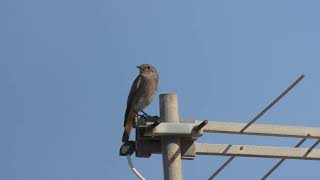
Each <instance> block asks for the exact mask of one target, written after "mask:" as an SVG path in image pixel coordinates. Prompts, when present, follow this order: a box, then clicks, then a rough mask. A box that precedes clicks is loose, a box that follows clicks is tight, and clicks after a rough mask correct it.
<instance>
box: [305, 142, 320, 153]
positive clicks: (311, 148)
mask: <svg viewBox="0 0 320 180" xmlns="http://www.w3.org/2000/svg"><path fill="white" fill-rule="evenodd" d="M319 143H320V139H318V140H317V141H316V142H315V143H314V144H313V145H312V146H311V147H310V148H309V149H308V151H307V152H306V154H305V155H304V157H306V156H308V154H310V152H311V151H312V150H313V149H314V148H316V147H317V146H318V144H319Z"/></svg>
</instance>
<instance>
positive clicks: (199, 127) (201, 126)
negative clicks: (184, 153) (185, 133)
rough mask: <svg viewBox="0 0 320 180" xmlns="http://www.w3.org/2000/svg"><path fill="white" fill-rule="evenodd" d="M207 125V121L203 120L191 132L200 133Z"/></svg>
mask: <svg viewBox="0 0 320 180" xmlns="http://www.w3.org/2000/svg"><path fill="white" fill-rule="evenodd" d="M207 124H208V120H204V121H202V122H201V123H200V124H199V125H198V126H196V127H195V128H194V129H193V130H194V131H196V132H197V131H200V130H201V129H202V128H203V127H204V126H205V125H207Z"/></svg>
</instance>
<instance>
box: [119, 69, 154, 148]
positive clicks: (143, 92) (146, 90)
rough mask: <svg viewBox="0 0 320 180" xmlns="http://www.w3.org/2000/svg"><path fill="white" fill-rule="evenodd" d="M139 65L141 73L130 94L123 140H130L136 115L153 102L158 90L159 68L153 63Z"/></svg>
mask: <svg viewBox="0 0 320 180" xmlns="http://www.w3.org/2000/svg"><path fill="white" fill-rule="evenodd" d="M137 67H138V68H139V70H140V73H139V75H138V77H136V79H135V80H134V82H133V84H132V86H131V90H130V93H129V96H128V100H127V109H126V113H125V116H124V128H125V129H124V132H123V135H122V142H127V141H128V140H129V136H130V131H131V129H132V127H133V124H134V122H135V117H136V115H137V114H138V113H139V112H140V111H143V109H144V108H145V107H147V106H148V105H149V104H150V103H151V101H152V100H153V98H154V96H155V95H156V94H157V90H158V81H159V75H158V72H157V70H156V69H155V68H154V67H153V66H152V65H151V64H142V65H140V66H137Z"/></svg>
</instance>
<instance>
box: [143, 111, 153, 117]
mask: <svg viewBox="0 0 320 180" xmlns="http://www.w3.org/2000/svg"><path fill="white" fill-rule="evenodd" d="M141 112H142V116H144V117H148V118H150V117H152V116H150V115H149V114H147V113H146V112H144V111H141Z"/></svg>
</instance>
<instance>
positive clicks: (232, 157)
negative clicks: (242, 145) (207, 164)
mask: <svg viewBox="0 0 320 180" xmlns="http://www.w3.org/2000/svg"><path fill="white" fill-rule="evenodd" d="M234 158H235V156H230V157H229V158H228V160H227V161H225V162H224V163H223V164H222V165H221V166H220V167H219V169H217V170H216V172H214V173H213V174H212V175H211V176H210V177H209V178H208V180H212V179H213V178H214V177H216V176H217V175H218V174H219V172H220V171H222V170H223V169H224V168H225V167H226V166H227V165H228V164H229V163H230V162H231V161H232V160H233V159H234Z"/></svg>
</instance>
